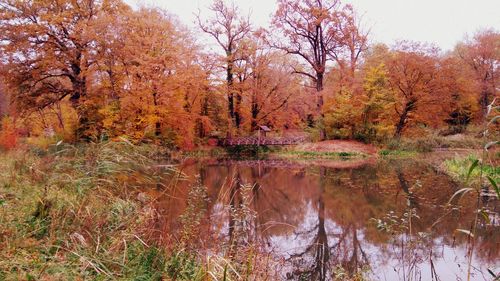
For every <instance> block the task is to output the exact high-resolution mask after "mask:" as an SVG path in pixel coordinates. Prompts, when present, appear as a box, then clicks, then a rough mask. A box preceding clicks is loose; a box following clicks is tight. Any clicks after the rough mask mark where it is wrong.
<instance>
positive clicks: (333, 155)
mask: <svg viewBox="0 0 500 281" xmlns="http://www.w3.org/2000/svg"><path fill="white" fill-rule="evenodd" d="M272 154H273V155H276V156H280V157H285V158H297V159H346V160H347V159H352V158H362V157H365V156H366V155H365V154H362V153H357V152H319V151H295V150H289V151H279V152H275V153H272Z"/></svg>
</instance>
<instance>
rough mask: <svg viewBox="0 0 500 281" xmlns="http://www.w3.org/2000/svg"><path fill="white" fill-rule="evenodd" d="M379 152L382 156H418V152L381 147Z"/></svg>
mask: <svg viewBox="0 0 500 281" xmlns="http://www.w3.org/2000/svg"><path fill="white" fill-rule="evenodd" d="M378 154H379V155H380V156H382V157H389V158H407V157H414V156H416V155H417V154H418V152H416V151H406V150H390V149H381V150H380V151H379V152H378Z"/></svg>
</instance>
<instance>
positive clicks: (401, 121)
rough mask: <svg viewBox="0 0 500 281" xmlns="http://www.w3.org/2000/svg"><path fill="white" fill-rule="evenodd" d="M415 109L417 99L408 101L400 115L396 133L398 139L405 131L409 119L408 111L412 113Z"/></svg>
mask: <svg viewBox="0 0 500 281" xmlns="http://www.w3.org/2000/svg"><path fill="white" fill-rule="evenodd" d="M414 109H415V101H413V100H410V101H408V102H406V104H405V107H404V109H403V112H402V113H401V115H399V122H398V124H397V125H396V132H395V133H394V137H395V138H398V139H399V138H401V134H402V133H403V130H404V128H405V126H406V123H407V121H408V113H410V112H411V111H413V110H414Z"/></svg>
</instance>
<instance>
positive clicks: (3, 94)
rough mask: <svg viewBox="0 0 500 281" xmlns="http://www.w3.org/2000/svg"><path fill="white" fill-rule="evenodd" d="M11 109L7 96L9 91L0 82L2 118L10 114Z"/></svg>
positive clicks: (0, 111) (0, 113) (0, 110)
mask: <svg viewBox="0 0 500 281" xmlns="http://www.w3.org/2000/svg"><path fill="white" fill-rule="evenodd" d="M8 110H9V100H8V97H7V92H6V91H5V89H4V87H3V86H2V84H0V119H1V118H2V117H3V116H5V115H7V114H8Z"/></svg>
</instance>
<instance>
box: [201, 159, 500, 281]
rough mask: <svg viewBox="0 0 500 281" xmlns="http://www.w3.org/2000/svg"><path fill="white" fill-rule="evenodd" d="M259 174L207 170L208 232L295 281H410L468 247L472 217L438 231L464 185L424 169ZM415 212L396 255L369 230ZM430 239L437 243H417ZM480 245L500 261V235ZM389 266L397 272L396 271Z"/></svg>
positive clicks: (239, 167) (395, 165)
mask: <svg viewBox="0 0 500 281" xmlns="http://www.w3.org/2000/svg"><path fill="white" fill-rule="evenodd" d="M257 164H258V165H253V166H252V165H250V166H245V162H241V163H238V162H237V163H226V164H224V165H220V164H211V165H208V166H207V165H200V166H199V173H200V178H201V179H202V181H203V184H204V185H206V186H207V187H208V189H209V196H210V198H211V205H212V207H211V210H210V211H209V212H210V219H209V223H210V224H211V225H212V226H211V229H212V230H213V231H214V233H213V234H214V235H207V237H206V238H207V239H211V241H213V243H214V244H215V245H217V243H219V244H220V242H217V241H221V239H225V241H227V242H228V245H230V247H229V248H228V249H229V250H230V256H234V255H235V254H236V253H238V252H241V251H244V250H245V249H246V247H248V246H249V245H259V247H262V248H261V249H259V250H264V251H269V252H270V253H274V254H275V255H276V256H277V257H284V258H286V261H287V262H286V263H285V264H286V266H287V268H286V269H287V270H286V272H288V273H286V274H287V277H288V278H290V279H294V280H295V279H301V278H302V279H306V280H332V279H334V278H335V275H336V274H337V273H338V269H341V271H342V273H343V274H344V275H343V276H344V278H348V277H346V276H351V277H352V276H355V275H356V274H358V273H359V272H360V271H365V272H366V270H365V269H366V268H368V267H369V266H372V268H371V269H372V270H373V272H370V274H372V273H373V274H379V273H380V272H381V271H380V270H383V272H384V274H385V273H387V274H390V276H393V277H394V278H402V277H403V276H406V277H408V276H409V275H408V274H409V273H410V272H409V268H408V266H409V265H411V266H420V267H421V268H426V267H428V266H429V264H427V263H428V262H429V261H430V260H433V261H437V260H438V259H441V258H442V257H443V255H444V254H443V250H442V249H443V247H456V246H457V245H461V244H462V243H463V242H464V241H462V240H463V239H462V240H460V239H461V238H460V237H457V238H456V239H455V235H454V233H455V229H457V228H461V227H463V226H462V224H463V222H464V221H466V220H465V219H464V217H463V216H467V215H468V214H467V212H466V211H462V210H461V211H460V212H458V211H457V212H453V214H454V215H453V216H450V217H448V218H446V219H444V220H443V221H442V222H440V223H439V225H438V226H437V227H435V226H434V223H435V222H436V218H437V216H436V215H437V213H439V212H440V210H441V209H442V207H440V206H443V205H445V204H446V203H447V202H448V201H449V198H450V196H451V194H453V192H454V190H455V189H456V185H455V184H453V183H452V182H451V181H450V180H449V179H448V178H447V177H446V176H444V175H439V174H436V173H434V171H432V170H431V169H428V168H425V167H424V166H421V165H418V164H414V163H407V164H401V162H385V163H380V164H378V165H376V166H359V167H354V168H352V167H351V168H348V169H346V168H342V169H341V168H337V169H336V168H325V167H307V166H304V167H296V166H294V167H293V168H277V167H274V166H266V165H265V162H257ZM261 164H262V165H261ZM417 182H420V183H421V184H420V185H417V184H416V183H417ZM401 195H403V196H401ZM409 210H414V211H415V212H416V214H418V218H415V219H414V221H412V230H411V232H410V231H408V232H407V233H405V235H407V236H406V238H405V239H403V240H401V237H400V236H397V237H396V238H395V239H396V241H397V244H396V246H390V245H391V242H392V241H394V240H391V235H389V234H387V233H383V232H381V231H379V230H377V227H376V225H375V224H372V223H371V222H370V221H371V220H372V219H373V218H381V217H384V216H385V215H386V214H388V213H389V212H390V211H394V213H395V214H397V215H398V216H399V217H402V216H403V215H404V214H405V213H408V212H409ZM412 212H413V211H412ZM450 214H451V213H450ZM431 231H432V232H431ZM403 233H404V232H403ZM425 233H429V234H426V235H427V236H425V235H424V236H422V237H423V238H419V237H418V236H419V235H422V234H425ZM429 235H430V236H429ZM478 235H479V236H480V237H478V238H477V241H478V257H481V258H484V259H485V260H486V261H488V262H491V261H493V260H495V258H496V257H498V243H496V244H495V243H494V242H492V239H493V240H494V239H495V237H496V236H498V235H496V234H493V235H492V234H491V232H488V234H486V233H485V234H484V235H483V233H481V232H479V233H478ZM411 243H414V244H413V246H412V247H413V248H410V246H411V245H410V244H411ZM483 246H484V248H485V249H482V248H483ZM488 247H489V249H488ZM410 250H411V251H410ZM403 251H404V254H402V252H403ZM457 251H458V250H457ZM388 262H390V264H391V266H393V267H395V268H393V267H391V268H387V266H388V265H384V263H388ZM403 266H404V267H405V272H403V273H401V271H400V270H402V267H403ZM389 271H390V272H389ZM395 271H396V272H395ZM391 272H392V273H391ZM416 272H417V270H414V271H413V273H416ZM419 272H420V270H419ZM437 272H438V273H440V272H439V268H437ZM391 274H392V275H391ZM401 274H402V275H401ZM427 277H428V278H431V276H430V275H429V276H425V278H427Z"/></svg>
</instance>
